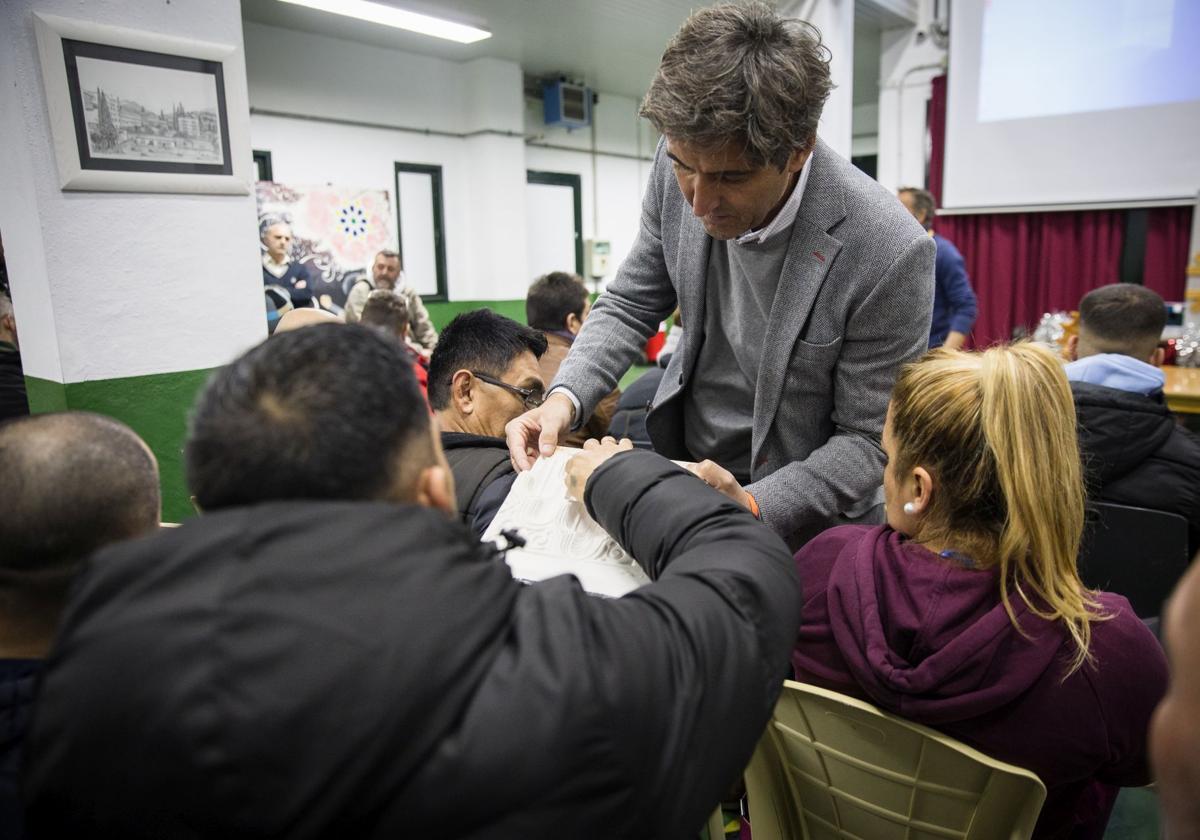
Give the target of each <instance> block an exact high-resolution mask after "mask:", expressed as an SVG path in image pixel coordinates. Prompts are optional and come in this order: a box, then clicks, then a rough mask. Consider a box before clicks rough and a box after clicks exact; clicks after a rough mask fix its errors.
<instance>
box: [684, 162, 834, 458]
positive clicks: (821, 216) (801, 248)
mask: <svg viewBox="0 0 1200 840" xmlns="http://www.w3.org/2000/svg"><path fill="white" fill-rule="evenodd" d="M833 154H836V153H835V152H834V151H833V150H832V149H830V148H829V147H828V146H826V145H825V144H824V143H822V142H821V141H820V140H818V141H817V147H816V150H815V151H814V156H813V161H812V171H811V172H810V173H809V176H808V183H807V184H806V185H805V188H804V197H803V198H802V199H801V201H800V209H799V211H798V213H797V214H796V221H795V223H794V224H793V225H792V236H791V240H790V242H789V244H788V252H787V256H786V257H785V258H784V261H783V270H782V271H781V272H780V275H779V288H778V289H777V290H776V292H775V301H774V303H772V305H771V315H770V318H769V319H768V322H767V330H766V334H765V336H764V343H763V355H762V361H761V363H760V364H759V369H758V382H757V383H756V387H755V398H754V426H753V429H752V433H751V457H752V461H751V464H752V465H753V468H757V467H758V466H759V454H758V453H759V449H760V448H761V447H762V444H763V441H765V440H766V437H767V432H768V431H770V428H771V425H772V424H773V423H774V422H775V415H776V413H777V411H778V409H779V401H780V399H781V397H782V395H783V383H784V380H785V378H786V375H787V370H788V366H789V364H790V363H791V360H792V355H793V352H794V350H795V346H796V340H797V339H798V338H799V336H800V330H801V328H802V327H803V326H804V324H805V323H806V322H807V321H808V317H809V313H810V312H811V310H812V306H813V302H814V301H815V300H816V298H817V292H819V291H820V290H821V284H822V283H824V282H825V277H826V276H827V275H828V273H829V269H830V267H831V266H832V265H833V260H834V258H835V257H836V256H837V254H838V251H839V250H841V247H842V243H841V241H840V240H838V239H835V238H834V237H833V236H830V235H829V233H828V231H829V229H830V228H832V227H833V226H834V225H836V224H837V223H838V222H839V221H841V220H842V219H844V218H845V217H846V200H845V196H844V195H843V193H842V188H841V187H840V186H839V185H838V184H837V183H836V182H835V181H833V180H832V179H831V178H830V177H829V167H828V163H829V160H830V156H831V155H833ZM823 162H824V163H823ZM685 335H686V333H685Z"/></svg>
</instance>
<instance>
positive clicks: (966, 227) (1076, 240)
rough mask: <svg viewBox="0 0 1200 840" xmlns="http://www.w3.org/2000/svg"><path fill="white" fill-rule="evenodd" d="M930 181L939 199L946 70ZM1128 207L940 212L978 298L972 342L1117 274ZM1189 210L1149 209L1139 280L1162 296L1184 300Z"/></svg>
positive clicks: (934, 112)
mask: <svg viewBox="0 0 1200 840" xmlns="http://www.w3.org/2000/svg"><path fill="white" fill-rule="evenodd" d="M928 114H929V139H930V155H929V183H928V184H927V186H926V188H927V189H928V190H929V191H930V192H931V193H933V196H934V199H935V200H936V201H937V202H938V204H939V206H940V205H941V199H942V176H943V170H944V165H945V159H946V76H945V75H942V76H938V77H936V78H935V79H933V93H932V96H931V98H930V102H929V109H928ZM1126 216H1127V211H1124V210H1081V211H1073V212H1058V213H987V214H979V215H972V216H938V217H937V221H936V222H935V223H934V227H935V229H936V230H937V232H938V233H939V234H941V235H942V236H945V237H946V238H947V239H949V240H950V241H952V242H953V243H954V244H955V245H957V246H958V249H959V250H960V251H962V254H963V259H964V260H965V261H966V264H967V272H968V273H969V274H970V275H971V285H972V286H973V287H974V289H975V295H976V297H978V299H979V317H978V319H977V320H976V322H975V330H974V334H973V336H972V339H973V343H974V345H975V346H982V345H987V344H991V343H993V342H996V341H1005V340H1007V339H1008V338H1009V337H1010V336H1011V335H1012V330H1013V327H1016V326H1019V325H1024V326H1034V325H1035V324H1036V323H1037V322H1038V321H1039V320H1040V319H1041V317H1042V315H1043V314H1044V313H1046V312H1052V311H1055V310H1060V309H1063V310H1066V309H1074V308H1075V307H1076V306H1077V305H1078V303H1079V298H1081V297H1082V296H1083V295H1084V294H1085V293H1087V292H1088V291H1090V290H1092V289H1094V288H1096V287H1097V286H1103V285H1105V284H1106V283H1116V282H1118V281H1119V280H1120V279H1121V277H1120V262H1121V248H1122V246H1123V245H1124V240H1125V225H1126ZM1191 220H1192V208H1190V207H1155V208H1152V209H1151V210H1150V217H1149V220H1148V224H1149V229H1148V231H1147V235H1146V256H1145V263H1144V277H1143V282H1144V283H1145V285H1146V286H1148V287H1149V288H1151V289H1154V290H1155V291H1156V292H1158V293H1159V294H1160V295H1162V296H1163V298H1165V299H1166V300H1183V292H1184V287H1185V286H1186V277H1185V270H1186V268H1187V261H1188V246H1189V238H1190V236H1191V223H1192V221H1191Z"/></svg>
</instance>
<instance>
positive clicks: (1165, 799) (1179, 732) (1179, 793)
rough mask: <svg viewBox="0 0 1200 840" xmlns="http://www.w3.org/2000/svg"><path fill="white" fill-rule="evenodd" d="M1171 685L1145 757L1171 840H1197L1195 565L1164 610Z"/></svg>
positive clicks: (1198, 605) (1199, 599)
mask: <svg viewBox="0 0 1200 840" xmlns="http://www.w3.org/2000/svg"><path fill="white" fill-rule="evenodd" d="M1164 628H1165V633H1166V646H1167V655H1168V656H1169V657H1170V660H1171V684H1170V686H1169V688H1168V689H1167V696H1166V697H1164V698H1163V701H1162V702H1161V703H1160V704H1159V705H1158V709H1157V710H1156V711H1155V713H1154V718H1153V719H1152V720H1151V722H1150V755H1151V761H1152V762H1153V766H1154V774H1155V777H1156V778H1157V780H1158V792H1159V796H1160V798H1161V799H1162V807H1163V812H1164V814H1165V815H1166V822H1167V824H1166V828H1167V833H1166V835H1165V836H1167V837H1170V838H1171V840H1200V565H1197V564H1196V563H1195V562H1193V563H1192V567H1191V570H1190V571H1188V573H1187V574H1186V575H1184V577H1183V580H1181V581H1180V582H1179V586H1177V587H1176V588H1175V594H1174V595H1172V596H1171V600H1170V602H1169V604H1168V607H1167V614H1166V624H1165V625H1164Z"/></svg>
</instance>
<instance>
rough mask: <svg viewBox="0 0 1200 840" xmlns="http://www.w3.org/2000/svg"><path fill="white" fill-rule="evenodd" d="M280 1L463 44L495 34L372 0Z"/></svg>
mask: <svg viewBox="0 0 1200 840" xmlns="http://www.w3.org/2000/svg"><path fill="white" fill-rule="evenodd" d="M280 2H283V3H292V4H293V5H296V6H307V7H309V8H310V9H319V10H321V11H322V12H332V13H333V14H335V15H346V16H347V17H353V18H358V19H359V20H366V21H370V22H371V23H381V24H383V25H384V26H394V27H396V28H397V29H407V30H408V31H410V32H420V33H421V34H422V35H432V36H433V37H434V38H445V39H446V40H447V41H457V42H458V43H460V44H473V43H475V42H476V41H482V40H483V39H484V38H491V37H492V33H491V32H488V31H487V30H486V29H479V28H478V27H475V26H466V25H464V24H461V23H452V22H451V21H448V20H442V19H441V18H435V17H432V16H430V15H419V14H417V13H416V12H407V11H405V10H404V9H397V8H396V7H395V6H387V5H384V4H383V3H371V2H369V0H280Z"/></svg>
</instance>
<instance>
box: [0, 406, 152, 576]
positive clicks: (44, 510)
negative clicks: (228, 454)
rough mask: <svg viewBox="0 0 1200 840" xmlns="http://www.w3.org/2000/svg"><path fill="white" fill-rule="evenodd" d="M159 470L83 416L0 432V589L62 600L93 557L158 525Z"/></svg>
mask: <svg viewBox="0 0 1200 840" xmlns="http://www.w3.org/2000/svg"><path fill="white" fill-rule="evenodd" d="M161 501H162V499H161V492H160V490H159V484H158V465H157V464H156V463H155V460H154V456H153V455H151V454H150V451H149V450H148V449H147V448H146V446H145V444H144V443H142V440H141V438H139V437H138V436H137V434H136V433H135V432H134V431H133V430H132V429H130V428H129V427H128V426H126V425H125V424H124V423H121V422H118V421H117V420H114V419H112V418H111V417H104V416H102V415H99V414H91V413H88V412H82V411H68V412H63V413H61V414H35V415H32V416H28V417H21V418H17V419H15V420H10V421H8V422H6V423H3V424H0V588H6V589H27V588H36V589H37V590H39V591H41V592H45V593H48V594H54V593H55V590H57V591H58V593H59V594H61V595H62V596H65V594H66V590H67V587H68V586H69V584H70V581H71V578H72V577H73V575H74V573H75V571H76V570H77V569H78V567H79V565H80V563H81V562H82V561H83V560H84V558H86V557H87V556H88V555H89V554H91V553H92V552H93V551H95V550H96V549H98V548H100V547H102V546H104V545H107V544H109V543H112V542H117V541H118V540H124V539H129V538H131V537H136V536H141V535H142V534H145V533H147V532H149V531H151V530H153V529H154V528H155V527H157V525H158V523H159V513H160V510H161Z"/></svg>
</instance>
